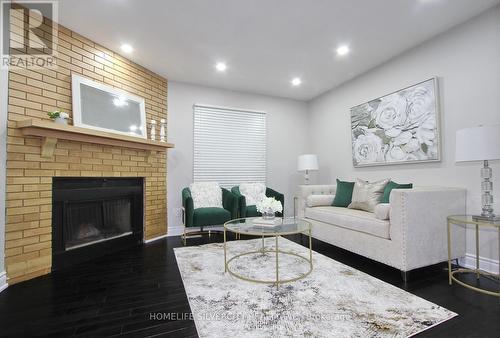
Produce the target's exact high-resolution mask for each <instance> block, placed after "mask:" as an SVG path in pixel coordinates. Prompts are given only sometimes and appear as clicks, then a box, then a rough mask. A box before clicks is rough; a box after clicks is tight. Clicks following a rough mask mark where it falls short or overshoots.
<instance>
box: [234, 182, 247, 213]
mask: <svg viewBox="0 0 500 338" xmlns="http://www.w3.org/2000/svg"><path fill="white" fill-rule="evenodd" d="M231 192H232V193H233V195H234V196H236V199H237V200H238V217H240V218H244V217H246V215H247V200H246V198H245V196H243V195H242V194H241V192H240V187H238V186H236V187H232V188H231Z"/></svg>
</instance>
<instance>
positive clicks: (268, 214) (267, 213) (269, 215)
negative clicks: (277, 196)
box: [262, 209, 276, 220]
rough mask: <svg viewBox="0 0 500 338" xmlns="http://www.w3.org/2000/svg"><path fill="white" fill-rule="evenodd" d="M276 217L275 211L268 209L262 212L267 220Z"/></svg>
mask: <svg viewBox="0 0 500 338" xmlns="http://www.w3.org/2000/svg"><path fill="white" fill-rule="evenodd" d="M275 217H276V215H275V213H274V211H272V210H270V209H268V210H266V211H264V212H263V213H262V218H263V219H267V220H273V219H274V218H275Z"/></svg>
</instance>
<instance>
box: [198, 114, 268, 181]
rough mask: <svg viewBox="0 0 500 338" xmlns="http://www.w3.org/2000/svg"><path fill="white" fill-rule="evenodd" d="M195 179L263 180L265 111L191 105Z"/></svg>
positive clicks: (264, 164) (264, 173) (264, 165)
mask: <svg viewBox="0 0 500 338" xmlns="http://www.w3.org/2000/svg"><path fill="white" fill-rule="evenodd" d="M193 153H194V159H193V160H194V161H193V164H194V165H193V166H194V168H193V177H194V181H195V182H209V181H214V182H218V183H219V184H220V185H221V186H222V187H225V188H231V187H233V186H235V185H239V184H240V183H244V182H261V183H266V114H265V113H263V112H255V111H248V110H242V109H229V108H218V107H212V106H205V105H195V106H194V151H193Z"/></svg>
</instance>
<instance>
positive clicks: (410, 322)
mask: <svg viewBox="0 0 500 338" xmlns="http://www.w3.org/2000/svg"><path fill="white" fill-rule="evenodd" d="M279 241H280V242H279V248H280V250H285V251H291V252H295V253H298V254H301V255H303V256H305V257H308V253H309V251H308V249H307V248H305V247H303V246H301V245H299V244H296V243H294V242H292V241H289V240H287V239H285V238H280V239H279ZM274 243H275V242H274V238H268V239H266V248H270V249H272V248H273V247H274ZM261 245H262V241H261V240H260V239H255V240H246V241H232V242H228V259H229V257H232V256H233V255H235V254H238V253H242V252H247V251H254V250H258V249H259V248H260V247H261ZM174 250H175V256H176V259H177V264H178V266H179V270H180V272H181V276H182V280H183V282H184V287H185V289H186V293H187V296H188V299H189V304H190V306H191V311H192V315H193V318H194V320H195V323H196V328H197V331H198V334H199V336H200V337H202V338H207V337H252V338H255V337H409V336H412V335H415V334H417V333H419V332H422V331H424V330H426V329H429V328H430V327H432V326H435V325H437V324H439V323H442V322H444V321H446V320H448V319H450V318H453V317H454V316H456V315H457V314H456V313H454V312H451V311H449V310H447V309H445V308H443V307H440V306H438V305H436V304H433V303H431V302H428V301H426V300H424V299H422V298H420V297H417V296H415V295H412V294H411V293H408V292H406V291H404V290H402V289H399V288H397V287H395V286H392V285H390V284H387V283H385V282H383V281H381V280H379V279H377V278H374V277H371V276H369V275H367V274H365V273H363V272H361V271H358V270H356V269H354V268H351V267H349V266H347V265H344V264H341V263H339V262H337V261H334V260H333V259H330V258H328V257H326V256H323V255H321V254H319V253H316V252H313V265H314V268H313V271H312V272H311V274H310V275H308V276H307V277H305V278H304V279H301V280H299V281H296V282H292V283H289V284H283V285H281V286H280V287H279V288H276V286H272V285H266V284H258V283H252V282H247V281H243V280H241V279H238V278H235V277H233V276H231V275H229V274H228V273H224V263H223V262H224V251H223V244H222V243H213V244H206V245H202V246H192V247H182V248H176V249H174ZM274 257H275V256H274V255H273V254H271V253H267V254H265V255H263V254H255V255H252V256H243V257H240V258H238V259H237V260H235V261H232V262H231V268H232V270H234V271H236V272H238V273H239V274H242V275H245V276H250V277H253V278H255V277H258V278H268V279H273V277H274V273H275V260H274ZM279 265H280V273H281V276H280V278H287V277H294V276H297V275H298V274H299V273H301V272H305V271H307V270H308V266H307V263H305V262H304V261H302V260H300V259H298V258H296V257H295V256H288V255H280V256H279Z"/></svg>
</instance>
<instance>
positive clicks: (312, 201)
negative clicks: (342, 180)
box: [306, 195, 335, 207]
mask: <svg viewBox="0 0 500 338" xmlns="http://www.w3.org/2000/svg"><path fill="white" fill-rule="evenodd" d="M334 198H335V195H309V196H307V199H306V204H307V206H308V207H320V206H327V205H332V203H333V200H334Z"/></svg>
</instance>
